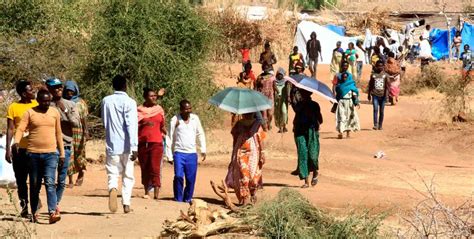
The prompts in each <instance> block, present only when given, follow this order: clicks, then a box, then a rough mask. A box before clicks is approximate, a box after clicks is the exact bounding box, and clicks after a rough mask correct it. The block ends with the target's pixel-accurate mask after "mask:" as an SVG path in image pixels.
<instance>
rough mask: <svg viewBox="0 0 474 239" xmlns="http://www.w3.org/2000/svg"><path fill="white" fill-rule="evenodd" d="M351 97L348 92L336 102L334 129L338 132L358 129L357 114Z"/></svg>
mask: <svg viewBox="0 0 474 239" xmlns="http://www.w3.org/2000/svg"><path fill="white" fill-rule="evenodd" d="M351 97H352V92H349V93H347V94H346V95H345V96H344V97H343V98H342V99H340V100H339V102H338V104H337V110H336V130H337V132H339V133H343V132H346V131H359V130H360V123H359V116H358V115H357V111H356V109H355V105H354V103H353V102H352V99H351Z"/></svg>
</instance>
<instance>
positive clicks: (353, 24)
mask: <svg viewBox="0 0 474 239" xmlns="http://www.w3.org/2000/svg"><path fill="white" fill-rule="evenodd" d="M389 19H390V10H389V9H387V8H380V7H375V8H374V9H372V10H371V11H368V12H362V13H359V14H357V15H355V16H352V17H351V20H350V21H347V22H346V28H347V35H354V36H358V35H361V34H364V32H365V29H367V28H368V29H370V31H371V32H372V34H378V33H379V32H380V30H381V29H383V28H387V29H393V30H397V31H399V30H401V26H400V24H397V23H395V22H392V21H391V20H389Z"/></svg>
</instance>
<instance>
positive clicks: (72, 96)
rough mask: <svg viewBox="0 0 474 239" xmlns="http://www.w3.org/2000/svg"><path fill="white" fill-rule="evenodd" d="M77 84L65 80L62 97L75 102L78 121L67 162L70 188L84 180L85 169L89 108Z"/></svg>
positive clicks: (73, 131) (73, 129)
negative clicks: (75, 175)
mask: <svg viewBox="0 0 474 239" xmlns="http://www.w3.org/2000/svg"><path fill="white" fill-rule="evenodd" d="M79 96H80V94H79V86H78V85H77V83H76V82H74V81H66V83H64V90H63V98H64V99H66V100H70V101H72V102H74V103H76V109H77V111H78V113H79V118H80V123H79V125H78V126H77V127H73V128H72V138H73V148H74V152H73V154H72V157H71V161H70V163H69V169H68V176H69V185H68V187H70V188H72V187H73V186H74V185H75V186H81V185H82V183H83V182H84V171H86V164H87V160H86V138H87V135H88V130H87V116H88V115H89V110H88V109H87V103H86V102H85V101H84V100H83V99H82V98H80V97H79ZM76 173H78V175H77V180H76V183H75V184H73V175H74V174H76Z"/></svg>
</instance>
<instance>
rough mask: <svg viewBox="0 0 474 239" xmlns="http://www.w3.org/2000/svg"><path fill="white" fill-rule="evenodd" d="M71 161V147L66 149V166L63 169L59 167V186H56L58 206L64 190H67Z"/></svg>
mask: <svg viewBox="0 0 474 239" xmlns="http://www.w3.org/2000/svg"><path fill="white" fill-rule="evenodd" d="M70 160H71V147H67V146H65V147H64V164H63V166H62V167H61V168H59V166H58V185H57V186H56V197H57V198H58V204H59V202H61V198H62V197H63V193H64V189H65V188H66V178H67V170H68V168H69V161H70Z"/></svg>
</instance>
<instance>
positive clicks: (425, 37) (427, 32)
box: [421, 25, 431, 41]
mask: <svg viewBox="0 0 474 239" xmlns="http://www.w3.org/2000/svg"><path fill="white" fill-rule="evenodd" d="M430 31H431V25H426V26H425V30H423V33H421V37H422V38H423V39H422V40H427V41H430Z"/></svg>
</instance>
